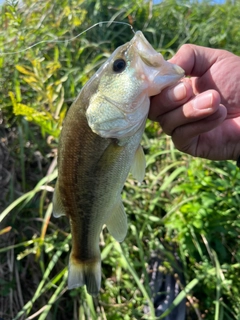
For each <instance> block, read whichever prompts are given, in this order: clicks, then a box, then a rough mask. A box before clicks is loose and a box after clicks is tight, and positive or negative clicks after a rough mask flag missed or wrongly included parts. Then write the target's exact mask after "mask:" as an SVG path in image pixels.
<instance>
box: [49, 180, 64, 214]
mask: <svg viewBox="0 0 240 320" xmlns="http://www.w3.org/2000/svg"><path fill="white" fill-rule="evenodd" d="M52 202H53V216H54V218H59V217H61V216H64V215H65V212H64V207H63V204H62V201H61V199H60V195H59V190H58V182H56V185H55V189H54V193H53V200H52Z"/></svg>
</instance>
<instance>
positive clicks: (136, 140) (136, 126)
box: [53, 31, 184, 296]
mask: <svg viewBox="0 0 240 320" xmlns="http://www.w3.org/2000/svg"><path fill="white" fill-rule="evenodd" d="M183 75H184V72H183V70H182V69H181V68H180V67H178V66H176V65H173V64H171V63H169V62H167V61H165V60H164V59H163V57H162V55H161V54H160V53H157V52H156V51H155V50H154V49H153V47H152V46H151V45H150V43H149V42H148V41H147V40H146V39H145V37H144V35H143V34H142V32H140V31H138V32H136V34H135V35H134V37H133V39H132V40H131V41H130V42H128V43H126V44H124V45H122V46H120V47H118V48H117V49H116V50H115V51H114V52H113V53H112V55H111V56H110V57H109V59H108V60H107V61H106V62H105V63H104V64H103V65H102V67H101V68H100V69H99V70H98V71H97V72H96V73H95V74H94V76H93V77H92V78H91V79H90V80H89V81H88V82H87V83H86V85H85V86H84V87H83V89H82V90H81V92H80V94H79V95H78V97H77V98H76V100H75V102H74V103H73V104H72V106H71V107H70V109H69V111H68V113H67V116H66V119H65V121H64V125H63V129H62V132H61V137H60V142H59V149H58V172H59V173H58V179H57V183H56V186H55V191H54V196H53V213H54V216H55V217H59V216H61V215H64V214H65V215H66V216H67V217H68V218H69V220H70V225H71V232H72V251H71V255H70V261H69V275H68V288H69V289H71V288H75V287H79V286H83V285H86V287H87V291H88V293H89V294H91V295H93V296H95V295H97V294H98V292H99V290H100V286H101V255H100V249H99V236H100V232H101V230H102V227H103V225H104V224H105V225H106V226H107V229H108V231H109V232H110V234H111V235H112V236H113V237H114V238H115V239H116V240H117V241H123V240H124V238H125V236H126V233H127V217H126V214H125V211H124V207H123V204H122V200H121V191H122V189H123V186H124V183H125V181H126V179H127V176H128V174H129V171H131V173H132V174H133V176H134V177H135V178H136V179H137V180H138V181H139V182H141V181H142V180H143V179H144V175H145V157H144V153H143V150H142V147H141V146H140V142H141V138H142V134H143V132H144V128H145V123H146V119H147V115H148V111H149V106H150V99H149V97H150V96H153V95H156V94H158V93H160V92H161V90H162V89H164V88H165V87H167V86H169V85H172V84H173V83H175V82H177V81H178V80H179V79H180V78H182V77H183Z"/></svg>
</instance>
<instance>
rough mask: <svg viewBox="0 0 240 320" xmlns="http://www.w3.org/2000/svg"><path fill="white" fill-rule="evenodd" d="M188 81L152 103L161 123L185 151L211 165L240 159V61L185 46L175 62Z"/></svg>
mask: <svg viewBox="0 0 240 320" xmlns="http://www.w3.org/2000/svg"><path fill="white" fill-rule="evenodd" d="M170 62H172V63H175V64H177V65H179V66H180V67H182V68H183V69H184V70H185V72H186V75H187V76H191V77H190V78H184V79H183V80H182V82H180V83H179V84H177V85H176V86H174V87H171V88H166V89H165V90H163V91H162V92H161V93H160V94H159V95H157V96H155V97H153V98H152V100H151V107H150V112H149V118H150V119H151V120H153V121H158V122H159V123H160V125H161V127H162V129H163V131H164V132H165V133H167V134H168V135H171V136H172V140H173V142H174V144H175V146H176V148H178V149H179V150H180V151H182V152H185V153H188V154H190V155H192V156H196V157H202V158H207V159H212V160H227V159H232V160H236V159H237V158H238V157H239V156H240V57H238V56H236V55H234V54H232V53H230V52H228V51H225V50H218V49H210V48H205V47H200V46H196V45H191V44H187V45H183V46H182V47H181V48H180V49H179V51H178V52H177V54H176V55H175V56H174V57H173V58H172V59H171V60H170Z"/></svg>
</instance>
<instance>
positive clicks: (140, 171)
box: [130, 145, 146, 183]
mask: <svg viewBox="0 0 240 320" xmlns="http://www.w3.org/2000/svg"><path fill="white" fill-rule="evenodd" d="M145 169H146V160H145V155H144V152H143V149H142V146H141V145H139V146H138V148H137V151H136V153H135V156H134V160H133V163H132V166H131V169H130V172H131V173H132V175H133V177H134V178H135V179H136V180H137V181H138V182H140V183H141V182H142V181H143V179H144V176H145Z"/></svg>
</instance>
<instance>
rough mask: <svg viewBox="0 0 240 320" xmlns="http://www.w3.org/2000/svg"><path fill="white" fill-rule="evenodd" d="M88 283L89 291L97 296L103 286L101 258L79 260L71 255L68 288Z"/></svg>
mask: <svg viewBox="0 0 240 320" xmlns="http://www.w3.org/2000/svg"><path fill="white" fill-rule="evenodd" d="M84 285H86V287H87V292H88V293H89V294H90V295H92V296H97V295H98V293H99V291H100V287H101V260H100V259H94V260H89V261H79V260H75V259H73V258H72V257H70V261H69V271H68V289H73V288H77V287H82V286H84Z"/></svg>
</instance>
